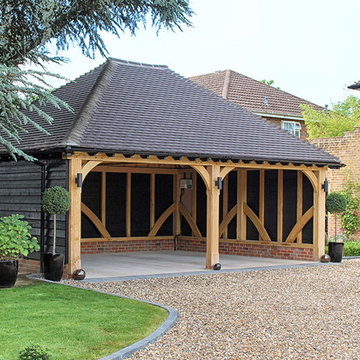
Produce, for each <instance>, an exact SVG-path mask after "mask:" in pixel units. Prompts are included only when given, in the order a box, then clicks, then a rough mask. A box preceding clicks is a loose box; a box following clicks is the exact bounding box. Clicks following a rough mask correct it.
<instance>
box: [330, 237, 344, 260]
mask: <svg viewBox="0 0 360 360" xmlns="http://www.w3.org/2000/svg"><path fill="white" fill-rule="evenodd" d="M343 252H344V243H342V242H341V243H340V242H339V243H337V242H329V256H330V261H331V262H341V260H342V257H343Z"/></svg>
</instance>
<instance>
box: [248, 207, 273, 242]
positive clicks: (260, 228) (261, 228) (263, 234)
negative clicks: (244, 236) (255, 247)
mask: <svg viewBox="0 0 360 360" xmlns="http://www.w3.org/2000/svg"><path fill="white" fill-rule="evenodd" d="M244 213H245V215H246V216H247V217H248V218H249V219H250V220H251V222H252V223H253V224H254V226H255V227H256V230H257V231H258V232H259V235H260V237H261V239H262V240H264V241H267V242H269V241H271V239H270V236H269V234H268V232H267V231H266V229H265V227H264V225H263V224H262V223H261V221H260V219H259V218H258V217H257V216H256V214H255V213H254V211H253V210H252V209H251V208H250V206H249V205H248V204H244Z"/></svg>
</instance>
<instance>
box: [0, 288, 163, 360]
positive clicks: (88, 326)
mask: <svg viewBox="0 0 360 360" xmlns="http://www.w3.org/2000/svg"><path fill="white" fill-rule="evenodd" d="M167 316H168V313H167V311H166V310H164V309H162V308H159V307H156V306H152V305H149V304H144V303H141V302H138V301H133V300H127V299H122V298H118V297H115V296H111V295H104V294H99V293H95V292H92V291H87V290H82V289H75V288H70V287H67V286H61V285H53V284H44V283H39V284H34V285H29V286H22V287H15V288H12V289H0V357H1V358H2V360H13V359H17V358H18V354H19V351H20V350H22V349H23V348H24V347H26V346H27V345H29V344H39V345H40V346H42V347H44V348H46V349H48V352H49V354H50V359H51V360H55V359H59V360H60V359H62V360H70V359H76V360H82V359H84V360H91V359H99V358H101V357H103V356H106V355H108V354H110V353H113V352H115V351H117V350H119V349H121V348H123V347H126V346H128V345H130V344H132V343H134V342H136V341H138V340H140V339H142V338H144V337H146V336H147V335H149V334H150V333H152V332H153V331H154V330H156V328H157V327H158V326H160V325H161V324H162V323H163V322H164V321H165V319H166V318H167Z"/></svg>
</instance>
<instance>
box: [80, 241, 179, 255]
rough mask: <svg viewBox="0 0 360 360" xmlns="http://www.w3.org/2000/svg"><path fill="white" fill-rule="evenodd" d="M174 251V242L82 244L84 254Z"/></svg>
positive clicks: (103, 242) (99, 242)
mask: <svg viewBox="0 0 360 360" xmlns="http://www.w3.org/2000/svg"><path fill="white" fill-rule="evenodd" d="M160 250H174V240H173V239H168V240H164V239H161V240H130V241H97V242H81V253H82V254H99V253H116V252H131V251H160Z"/></svg>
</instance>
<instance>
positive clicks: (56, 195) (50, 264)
mask: <svg viewBox="0 0 360 360" xmlns="http://www.w3.org/2000/svg"><path fill="white" fill-rule="evenodd" d="M42 208H43V210H44V211H45V212H47V213H48V214H51V215H53V218H54V236H53V244H52V253H46V254H44V276H45V279H48V280H53V281H60V279H61V277H62V274H63V271H64V255H63V254H57V253H56V215H58V214H66V213H67V212H68V210H69V209H70V194H69V192H68V191H67V190H66V189H64V188H63V187H61V186H54V187H51V188H48V189H47V190H46V191H45V192H44V194H43V198H42Z"/></svg>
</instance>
